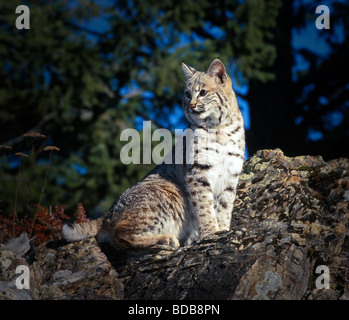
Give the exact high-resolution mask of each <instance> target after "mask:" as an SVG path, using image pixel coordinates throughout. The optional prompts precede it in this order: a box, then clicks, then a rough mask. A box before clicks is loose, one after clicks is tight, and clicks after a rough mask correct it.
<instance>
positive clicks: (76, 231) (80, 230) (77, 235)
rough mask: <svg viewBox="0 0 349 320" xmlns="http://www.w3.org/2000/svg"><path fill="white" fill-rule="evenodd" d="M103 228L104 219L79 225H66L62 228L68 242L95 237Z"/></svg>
mask: <svg viewBox="0 0 349 320" xmlns="http://www.w3.org/2000/svg"><path fill="white" fill-rule="evenodd" d="M101 226H102V218H99V219H97V220H92V221H88V222H81V223H77V224H72V225H68V224H64V225H63V228H62V233H63V238H64V239H65V240H67V241H68V242H74V241H80V240H83V239H86V238H90V237H94V236H96V235H97V233H98V231H99V230H100V228H101Z"/></svg>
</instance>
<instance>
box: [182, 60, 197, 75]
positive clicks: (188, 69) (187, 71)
mask: <svg viewBox="0 0 349 320" xmlns="http://www.w3.org/2000/svg"><path fill="white" fill-rule="evenodd" d="M182 70H183V72H184V75H185V77H186V78H187V79H189V78H191V77H192V75H193V74H194V73H195V72H196V70H195V69H194V68H192V67H189V66H187V65H186V64H185V63H184V62H182Z"/></svg>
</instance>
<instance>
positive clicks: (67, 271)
mask: <svg viewBox="0 0 349 320" xmlns="http://www.w3.org/2000/svg"><path fill="white" fill-rule="evenodd" d="M348 204H349V160H348V159H344V158H340V159H336V160H331V161H327V162H325V161H324V160H323V159H322V158H321V157H320V156H317V157H315V156H300V157H286V156H285V155H284V154H283V152H282V151H281V150H279V149H276V150H261V151H258V152H257V153H256V154H255V155H254V156H252V157H251V158H250V159H248V160H246V161H245V163H244V169H243V173H242V175H241V178H240V182H239V186H238V193H237V199H236V202H235V207H234V211H233V219H232V230H231V231H229V232H224V233H219V234H214V235H212V236H210V237H206V238H204V239H201V240H200V241H198V242H196V243H194V244H192V245H191V246H188V247H183V248H180V249H178V250H176V251H166V250H160V251H159V250H158V251H156V250H155V251H152V252H150V251H148V252H138V253H129V252H123V253H120V252H115V251H114V250H112V249H111V248H110V247H108V246H106V245H103V244H98V243H97V242H96V240H95V239H94V238H93V239H88V240H85V241H80V242H76V243H71V244H67V243H64V242H63V241H56V242H50V243H44V244H42V245H40V246H38V247H36V248H35V250H34V249H33V248H31V249H29V247H28V244H27V238H26V237H25V236H23V237H22V238H21V239H18V240H17V242H18V243H20V244H21V245H18V243H17V245H14V244H13V243H12V244H11V243H8V244H6V245H2V246H1V247H0V255H1V256H0V257H1V259H0V299H233V300H236V299H274V300H281V299H349V286H348V283H349V232H348V229H349V219H348V218H349V206H348ZM18 266H25V267H24V269H23V267H22V269H23V270H24V271H22V273H21V271H20V270H22V269H17V273H16V268H18ZM25 272H27V274H28V276H27V278H25ZM26 279H29V280H28V281H29V282H28V286H29V289H25V282H26ZM21 286H22V287H23V286H24V289H20V288H21ZM18 287H19V288H18Z"/></svg>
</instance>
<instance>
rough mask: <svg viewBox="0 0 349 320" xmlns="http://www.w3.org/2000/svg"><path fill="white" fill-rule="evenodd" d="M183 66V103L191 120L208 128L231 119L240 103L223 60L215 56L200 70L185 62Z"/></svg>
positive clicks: (194, 123)
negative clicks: (237, 100) (207, 65)
mask: <svg viewBox="0 0 349 320" xmlns="http://www.w3.org/2000/svg"><path fill="white" fill-rule="evenodd" d="M182 69H183V72H184V75H185V77H186V85H185V89H184V95H183V99H182V105H183V109H184V114H185V116H186V118H187V119H188V121H189V122H190V123H191V124H193V125H195V126H197V127H201V128H205V129H211V128H217V127H218V126H220V125H221V124H223V123H226V121H229V119H230V117H229V114H230V113H232V112H233V108H234V106H236V107H237V103H236V99H235V94H234V91H233V89H232V81H231V79H230V77H229V75H228V74H227V72H226V69H225V66H224V64H223V63H222V62H221V61H220V60H219V59H215V60H213V61H212V63H211V65H210V67H209V68H208V70H207V71H206V72H201V71H197V70H195V69H194V68H192V67H189V66H187V65H186V64H185V63H183V62H182Z"/></svg>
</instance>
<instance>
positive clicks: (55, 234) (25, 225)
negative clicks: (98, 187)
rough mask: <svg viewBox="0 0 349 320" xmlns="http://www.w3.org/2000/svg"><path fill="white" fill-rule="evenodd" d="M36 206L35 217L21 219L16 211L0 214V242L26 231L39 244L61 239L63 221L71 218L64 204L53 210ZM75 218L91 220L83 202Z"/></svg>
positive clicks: (78, 220) (81, 220) (79, 205)
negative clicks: (65, 210) (4, 214)
mask: <svg viewBox="0 0 349 320" xmlns="http://www.w3.org/2000/svg"><path fill="white" fill-rule="evenodd" d="M35 206H36V207H37V212H36V214H35V216H34V219H30V218H23V219H19V218H18V215H17V213H16V212H14V213H12V214H10V215H7V216H3V215H0V242H6V241H8V240H9V239H11V238H14V237H18V236H19V235H20V234H22V233H24V232H26V233H28V235H29V238H30V239H32V238H33V239H34V241H35V244H37V245H38V244H40V243H42V242H46V241H51V240H58V239H61V237H62V234H61V230H62V225H63V221H64V220H70V217H69V216H68V215H66V214H65V213H64V206H55V207H54V210H53V211H52V210H51V208H50V209H48V208H45V207H43V206H38V205H35ZM75 218H76V219H75V223H79V222H83V221H89V219H88V218H87V217H86V214H85V209H84V207H83V205H82V203H79V204H78V210H77V213H76V214H75Z"/></svg>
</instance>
